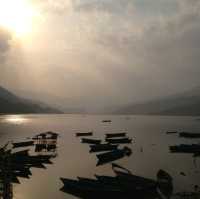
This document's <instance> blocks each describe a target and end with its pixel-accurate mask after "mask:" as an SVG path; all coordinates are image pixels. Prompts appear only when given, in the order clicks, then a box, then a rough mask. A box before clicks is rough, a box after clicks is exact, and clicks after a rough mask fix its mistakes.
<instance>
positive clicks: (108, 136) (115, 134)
mask: <svg viewBox="0 0 200 199" xmlns="http://www.w3.org/2000/svg"><path fill="white" fill-rule="evenodd" d="M125 136H126V133H125V132H124V133H107V134H106V138H115V137H125Z"/></svg>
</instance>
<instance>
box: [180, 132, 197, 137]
mask: <svg viewBox="0 0 200 199" xmlns="http://www.w3.org/2000/svg"><path fill="white" fill-rule="evenodd" d="M179 136H180V137H184V138H200V133H187V132H181V133H179Z"/></svg>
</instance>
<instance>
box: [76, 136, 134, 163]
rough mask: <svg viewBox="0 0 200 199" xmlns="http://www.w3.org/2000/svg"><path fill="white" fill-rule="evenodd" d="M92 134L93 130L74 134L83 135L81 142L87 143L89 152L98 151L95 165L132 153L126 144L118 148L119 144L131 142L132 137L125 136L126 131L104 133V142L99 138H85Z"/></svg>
mask: <svg viewBox="0 0 200 199" xmlns="http://www.w3.org/2000/svg"><path fill="white" fill-rule="evenodd" d="M92 135H93V132H88V133H77V134H76V136H78V137H83V138H81V142H82V143H86V144H89V147H90V151H89V152H90V153H99V152H100V153H99V154H97V155H96V157H97V159H98V162H97V164H96V166H100V165H104V164H107V163H110V162H113V161H115V160H119V159H121V158H123V157H125V156H130V155H131V154H132V150H131V149H130V148H129V147H127V146H124V147H123V148H119V147H120V145H121V144H130V143H131V142H132V139H130V138H129V137H126V136H127V133H126V132H122V133H107V134H105V141H104V143H102V140H100V139H91V138H86V137H88V136H92Z"/></svg>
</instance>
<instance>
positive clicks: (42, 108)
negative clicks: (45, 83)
mask: <svg viewBox="0 0 200 199" xmlns="http://www.w3.org/2000/svg"><path fill="white" fill-rule="evenodd" d="M19 113H61V111H59V110H57V109H55V108H52V107H49V106H48V105H45V104H42V103H41V104H40V103H38V102H34V101H31V100H27V99H24V98H21V97H18V96H17V95H15V94H14V93H12V92H10V91H8V90H7V89H5V88H3V87H1V86H0V114H19Z"/></svg>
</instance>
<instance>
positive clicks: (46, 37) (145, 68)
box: [0, 0, 200, 106]
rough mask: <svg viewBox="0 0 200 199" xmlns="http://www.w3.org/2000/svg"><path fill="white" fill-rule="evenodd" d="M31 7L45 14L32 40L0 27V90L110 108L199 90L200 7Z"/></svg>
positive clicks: (100, 2)
mask: <svg viewBox="0 0 200 199" xmlns="http://www.w3.org/2000/svg"><path fill="white" fill-rule="evenodd" d="M31 3H32V6H34V8H35V9H37V10H38V12H39V13H40V15H39V17H38V18H37V19H36V20H35V22H34V26H33V27H32V31H31V33H29V34H28V35H25V36H23V37H21V38H16V37H15V36H14V33H13V32H12V31H10V32H8V31H6V30H5V28H0V84H1V85H3V86H6V87H7V88H9V89H12V90H22V91H26V92H28V93H29V95H31V93H32V94H33V93H41V94H42V95H41V97H42V98H44V96H45V95H46V94H47V93H48V97H47V98H48V99H50V96H58V97H61V98H62V99H63V100H64V102H65V103H66V104H68V103H69V105H70V106H71V105H80V106H86V105H87V106H88V105H89V104H92V105H106V106H107V105H114V104H126V103H129V102H134V101H138V100H143V101H144V100H146V99H149V98H152V97H156V96H163V95H168V94H171V93H176V92H180V91H182V90H187V89H190V88H192V87H195V86H200V78H199V75H200V1H199V0H46V1H43V0H32V2H31ZM0 4H1V3H0ZM0 6H1V5H0ZM34 96H36V94H34ZM38 98H39V97H38Z"/></svg>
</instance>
